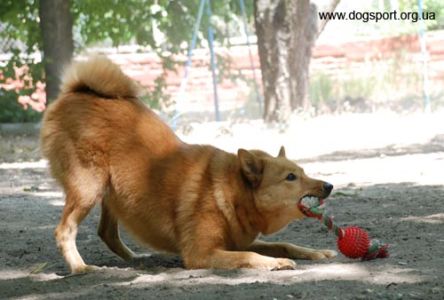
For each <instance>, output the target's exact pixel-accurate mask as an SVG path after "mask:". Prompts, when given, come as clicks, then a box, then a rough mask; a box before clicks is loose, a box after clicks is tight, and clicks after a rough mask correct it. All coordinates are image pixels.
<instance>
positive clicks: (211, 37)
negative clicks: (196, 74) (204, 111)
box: [207, 0, 220, 122]
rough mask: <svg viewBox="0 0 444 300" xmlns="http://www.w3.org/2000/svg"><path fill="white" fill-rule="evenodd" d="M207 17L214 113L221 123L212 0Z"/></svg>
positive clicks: (208, 2) (208, 6)
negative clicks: (212, 23)
mask: <svg viewBox="0 0 444 300" xmlns="http://www.w3.org/2000/svg"><path fill="white" fill-rule="evenodd" d="M207 15H208V46H209V48H210V57H211V74H212V76H213V94H214V112H215V115H216V121H217V122H219V121H220V112H219V97H218V95H217V75H216V57H215V55H214V45H213V41H214V32H213V27H211V0H207Z"/></svg>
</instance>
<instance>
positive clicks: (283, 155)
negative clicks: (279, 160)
mask: <svg viewBox="0 0 444 300" xmlns="http://www.w3.org/2000/svg"><path fill="white" fill-rule="evenodd" d="M278 157H285V148H284V146H281V149H279V154H278Z"/></svg>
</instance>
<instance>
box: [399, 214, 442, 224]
mask: <svg viewBox="0 0 444 300" xmlns="http://www.w3.org/2000/svg"><path fill="white" fill-rule="evenodd" d="M401 221H410V222H415V223H428V224H443V223H444V213H438V214H433V215H428V216H408V217H405V218H401Z"/></svg>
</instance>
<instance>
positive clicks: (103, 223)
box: [97, 196, 135, 261]
mask: <svg viewBox="0 0 444 300" xmlns="http://www.w3.org/2000/svg"><path fill="white" fill-rule="evenodd" d="M108 199H109V196H107V197H105V199H103V202H102V215H101V216H100V224H99V228H98V232H97V233H98V235H99V236H100V238H101V239H102V241H103V242H105V244H106V245H107V246H108V248H109V249H110V250H111V251H112V252H114V253H115V254H117V255H118V256H120V257H121V258H122V259H124V260H126V261H130V260H132V259H133V258H134V257H135V254H134V252H133V251H131V250H130V249H129V248H128V247H127V246H126V245H125V244H124V243H123V242H122V240H121V239H120V235H119V225H118V221H117V219H116V218H115V217H114V216H113V215H112V214H111V212H110V210H109V208H108V207H107V205H106V202H107V200H108Z"/></svg>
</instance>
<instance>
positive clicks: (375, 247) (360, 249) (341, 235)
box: [298, 197, 389, 260]
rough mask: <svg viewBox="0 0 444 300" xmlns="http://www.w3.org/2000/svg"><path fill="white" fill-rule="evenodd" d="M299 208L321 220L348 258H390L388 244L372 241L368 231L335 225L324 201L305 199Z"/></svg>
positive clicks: (355, 227)
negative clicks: (333, 234) (334, 235)
mask: <svg viewBox="0 0 444 300" xmlns="http://www.w3.org/2000/svg"><path fill="white" fill-rule="evenodd" d="M298 208H299V209H300V210H301V212H302V213H303V214H305V215H306V216H307V217H310V218H316V219H319V220H320V221H321V222H322V223H324V225H325V226H327V228H328V229H329V230H331V231H332V232H334V233H335V234H336V236H337V237H338V241H337V244H338V249H339V251H340V252H341V253H342V254H344V255H345V256H347V257H348V258H361V259H362V260H371V259H375V258H385V257H388V256H389V253H388V247H389V245H388V244H383V243H381V242H380V241H378V240H376V239H372V240H371V239H370V237H369V235H368V233H367V231H365V230H364V229H362V228H360V227H357V226H349V227H346V228H341V227H339V226H337V225H336V224H334V222H333V218H332V217H330V216H329V215H328V214H327V213H325V211H324V201H323V200H318V199H316V198H313V197H308V198H303V199H302V200H301V201H300V202H299V203H298Z"/></svg>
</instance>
